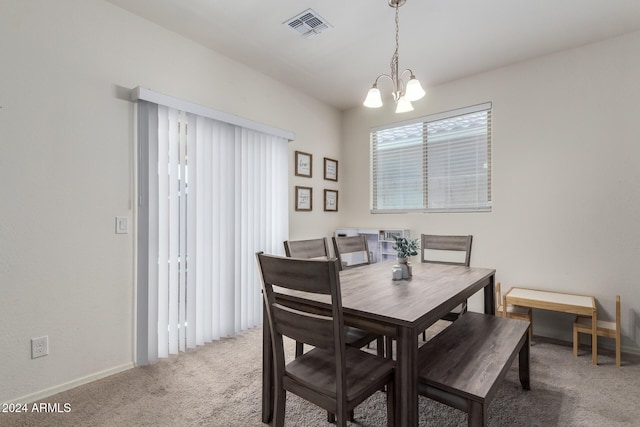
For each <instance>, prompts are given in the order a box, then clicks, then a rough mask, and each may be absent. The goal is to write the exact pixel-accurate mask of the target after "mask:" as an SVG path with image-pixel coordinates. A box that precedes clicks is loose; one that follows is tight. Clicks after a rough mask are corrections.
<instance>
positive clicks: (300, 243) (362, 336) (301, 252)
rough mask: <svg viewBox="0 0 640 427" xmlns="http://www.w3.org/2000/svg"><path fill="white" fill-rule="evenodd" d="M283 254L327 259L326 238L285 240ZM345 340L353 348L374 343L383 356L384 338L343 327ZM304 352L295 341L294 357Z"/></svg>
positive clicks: (300, 343) (300, 345)
mask: <svg viewBox="0 0 640 427" xmlns="http://www.w3.org/2000/svg"><path fill="white" fill-rule="evenodd" d="M284 252H285V254H286V255H287V257H292V258H302V259H329V257H330V255H329V243H328V241H327V238H326V237H324V238H319V239H309V240H285V242H284ZM345 338H346V343H347V345H348V346H351V347H355V348H362V347H364V346H367V347H369V344H370V343H371V342H373V341H376V351H377V354H378V355H380V356H382V355H384V337H383V336H381V335H378V334H374V333H371V332H367V331H363V330H362V329H358V328H354V327H352V326H345ZM303 352H304V343H302V342H299V341H296V357H299V356H300V355H301V354H302V353H303Z"/></svg>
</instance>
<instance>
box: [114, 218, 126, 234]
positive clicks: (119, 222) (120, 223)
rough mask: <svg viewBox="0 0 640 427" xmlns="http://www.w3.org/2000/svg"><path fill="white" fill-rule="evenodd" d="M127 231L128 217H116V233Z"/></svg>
mask: <svg viewBox="0 0 640 427" xmlns="http://www.w3.org/2000/svg"><path fill="white" fill-rule="evenodd" d="M128 233H129V218H128V217H126V216H117V217H116V234H128Z"/></svg>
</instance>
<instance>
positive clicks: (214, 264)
mask: <svg viewBox="0 0 640 427" xmlns="http://www.w3.org/2000/svg"><path fill="white" fill-rule="evenodd" d="M140 117H143V118H144V120H142V121H141V123H145V124H147V125H146V127H145V132H144V133H145V134H147V135H146V136H147V138H146V141H144V143H146V144H147V146H146V148H145V150H142V151H141V153H146V154H143V155H141V159H140V160H141V162H142V163H144V164H145V165H144V167H143V166H141V168H140V170H141V173H142V172H143V171H145V172H146V171H147V170H148V172H146V173H147V175H146V177H145V179H146V180H147V181H148V185H146V186H143V187H144V188H146V190H144V189H143V190H141V193H145V194H141V196H142V197H141V198H142V202H141V205H146V207H145V206H142V207H141V209H140V216H141V218H140V224H141V227H142V228H146V230H147V234H146V235H145V234H144V233H143V234H142V235H140V236H143V237H142V238H141V239H139V246H141V247H143V249H145V250H143V251H142V252H141V253H142V254H145V253H146V254H147V255H146V264H145V265H142V264H139V265H140V267H139V268H140V269H144V270H145V271H144V272H143V273H144V274H142V275H141V276H139V277H142V278H143V280H144V281H145V284H146V292H143V293H142V295H141V293H140V292H139V293H138V298H141V297H142V298H145V299H146V300H147V307H146V309H147V310H146V311H147V315H146V318H145V319H144V320H145V322H146V324H147V330H146V335H147V340H146V342H144V343H141V341H140V340H138V351H139V353H138V355H137V357H136V359H137V362H138V363H139V364H143V363H146V362H148V361H153V360H156V359H157V358H161V357H167V356H168V355H169V354H175V353H178V352H180V351H185V349H186V348H193V347H195V346H197V345H202V344H204V343H206V342H210V341H212V340H216V339H219V338H221V337H224V336H229V335H233V334H235V333H236V332H238V331H241V330H243V329H246V328H249V327H253V326H255V325H258V324H260V323H261V322H262V304H261V302H262V299H261V294H260V282H259V277H258V276H257V272H256V268H255V252H257V251H265V252H268V253H275V254H279V253H282V248H281V246H282V241H284V240H287V238H288V210H287V200H288V191H287V182H288V181H287V180H288V168H287V159H288V140H287V139H285V138H282V137H279V136H273V135H268V134H265V133H261V132H259V131H254V130H250V129H246V128H243V127H240V126H235V125H231V124H228V123H223V122H220V121H217V120H213V119H210V118H207V117H203V116H199V115H196V114H192V113H187V112H184V111H181V110H177V109H174V108H170V107H166V106H162V105H156V104H153V103H147V102H144V101H139V118H140ZM140 143H141V144H143V141H141V142H140ZM145 246H146V248H145ZM145 276H146V277H147V279H144V277H145ZM139 281H140V279H139ZM139 286H140V284H139ZM138 308H139V310H141V309H140V304H139V305H138ZM142 311H144V309H142ZM138 320H139V321H140V320H141V317H140V315H139V316H138ZM138 331H139V333H140V328H139V329H138ZM144 347H146V349H144Z"/></svg>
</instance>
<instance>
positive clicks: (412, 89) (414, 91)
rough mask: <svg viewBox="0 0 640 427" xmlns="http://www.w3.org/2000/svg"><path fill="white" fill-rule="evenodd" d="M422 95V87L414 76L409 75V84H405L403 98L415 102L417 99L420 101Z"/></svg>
mask: <svg viewBox="0 0 640 427" xmlns="http://www.w3.org/2000/svg"><path fill="white" fill-rule="evenodd" d="M424 95H425V91H424V89H422V85H421V84H420V82H419V81H418V79H416V77H415V76H414V75H411V78H410V79H409V83H407V90H406V92H405V97H406V98H407V99H408V100H409V101H417V100H418V99H421V98H422V97H423V96H424Z"/></svg>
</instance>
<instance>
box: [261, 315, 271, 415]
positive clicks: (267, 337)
mask: <svg viewBox="0 0 640 427" xmlns="http://www.w3.org/2000/svg"><path fill="white" fill-rule="evenodd" d="M272 418H273V351H272V349H271V331H270V330H269V319H267V311H266V309H265V310H263V318H262V422H263V423H269V422H271V419H272Z"/></svg>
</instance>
